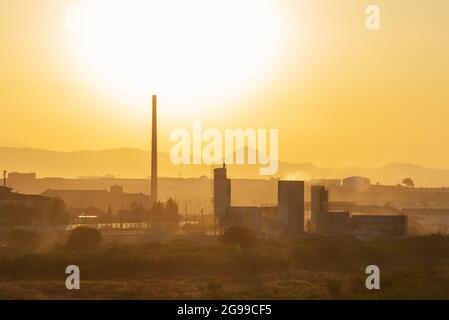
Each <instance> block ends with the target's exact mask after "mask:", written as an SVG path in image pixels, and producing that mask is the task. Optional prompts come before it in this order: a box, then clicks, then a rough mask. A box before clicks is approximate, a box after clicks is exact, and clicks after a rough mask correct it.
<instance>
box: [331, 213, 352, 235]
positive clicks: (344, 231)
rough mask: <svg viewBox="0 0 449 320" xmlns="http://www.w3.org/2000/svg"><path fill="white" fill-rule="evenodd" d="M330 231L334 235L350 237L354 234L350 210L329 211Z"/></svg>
mask: <svg viewBox="0 0 449 320" xmlns="http://www.w3.org/2000/svg"><path fill="white" fill-rule="evenodd" d="M328 219H329V220H328V221H329V232H328V234H329V235H330V236H333V237H349V236H351V234H352V230H351V216H350V213H349V212H329V213H328Z"/></svg>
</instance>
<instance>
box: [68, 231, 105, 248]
mask: <svg viewBox="0 0 449 320" xmlns="http://www.w3.org/2000/svg"><path fill="white" fill-rule="evenodd" d="M102 241H103V236H102V235H101V232H100V231H99V230H97V229H94V228H88V227H78V228H76V229H73V230H72V231H71V232H70V235H69V237H68V239H67V243H66V245H67V247H68V248H70V249H75V250H82V249H91V248H96V247H98V246H99V245H100V244H101V242H102Z"/></svg>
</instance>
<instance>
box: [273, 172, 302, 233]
mask: <svg viewBox="0 0 449 320" xmlns="http://www.w3.org/2000/svg"><path fill="white" fill-rule="evenodd" d="M278 217H279V223H280V224H281V226H282V227H283V229H284V233H285V234H286V235H288V236H290V237H296V236H298V235H300V234H302V233H304V181H282V180H281V181H278Z"/></svg>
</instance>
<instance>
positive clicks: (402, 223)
mask: <svg viewBox="0 0 449 320" xmlns="http://www.w3.org/2000/svg"><path fill="white" fill-rule="evenodd" d="M351 225H352V234H353V235H354V236H355V237H356V238H361V239H363V238H374V237H385V236H397V237H398V236H399V237H401V236H404V235H406V234H407V227H408V223H407V216H405V215H394V216H391V215H390V216H379V215H377V216H368V215H363V216H362V215H354V216H352V218H351Z"/></svg>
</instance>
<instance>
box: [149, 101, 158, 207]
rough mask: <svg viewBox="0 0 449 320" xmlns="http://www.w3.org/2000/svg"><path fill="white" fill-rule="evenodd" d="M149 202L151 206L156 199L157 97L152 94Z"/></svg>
mask: <svg viewBox="0 0 449 320" xmlns="http://www.w3.org/2000/svg"><path fill="white" fill-rule="evenodd" d="M150 197H151V203H150V205H151V206H152V205H153V204H154V203H156V202H157V201H158V199H157V97H156V96H155V95H154V96H153V122H152V133H151V193H150Z"/></svg>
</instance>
